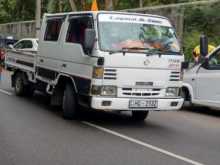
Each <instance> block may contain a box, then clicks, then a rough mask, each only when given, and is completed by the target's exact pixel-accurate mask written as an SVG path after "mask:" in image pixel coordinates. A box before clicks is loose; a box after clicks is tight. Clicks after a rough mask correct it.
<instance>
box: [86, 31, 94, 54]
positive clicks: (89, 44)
mask: <svg viewBox="0 0 220 165" xmlns="http://www.w3.org/2000/svg"><path fill="white" fill-rule="evenodd" d="M95 37H96V34H95V29H89V28H87V29H86V30H85V40H84V46H85V49H86V51H88V53H89V54H90V53H91V51H92V49H93V46H94V43H95Z"/></svg>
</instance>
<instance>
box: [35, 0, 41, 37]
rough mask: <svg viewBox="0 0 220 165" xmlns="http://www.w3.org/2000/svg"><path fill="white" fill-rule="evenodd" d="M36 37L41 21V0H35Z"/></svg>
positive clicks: (38, 33)
mask: <svg viewBox="0 0 220 165" xmlns="http://www.w3.org/2000/svg"><path fill="white" fill-rule="evenodd" d="M35 17H36V38H39V35H40V25H41V24H40V22H41V0H36V16H35Z"/></svg>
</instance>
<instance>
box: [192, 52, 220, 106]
mask: <svg viewBox="0 0 220 165" xmlns="http://www.w3.org/2000/svg"><path fill="white" fill-rule="evenodd" d="M219 82H220V49H218V50H216V51H215V52H213V53H212V55H211V56H210V57H209V60H208V64H207V65H206V66H203V65H202V66H201V67H200V69H199V70H198V72H197V77H196V99H199V100H201V101H202V102H207V103H217V104H220V83H219Z"/></svg>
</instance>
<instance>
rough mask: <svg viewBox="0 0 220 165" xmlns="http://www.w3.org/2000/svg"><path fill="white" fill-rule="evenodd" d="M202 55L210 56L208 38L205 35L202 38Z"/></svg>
mask: <svg viewBox="0 0 220 165" xmlns="http://www.w3.org/2000/svg"><path fill="white" fill-rule="evenodd" d="M200 54H201V56H202V57H205V56H206V55H207V54H208V37H207V36H205V35H201V36H200Z"/></svg>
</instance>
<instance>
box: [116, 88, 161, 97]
mask: <svg viewBox="0 0 220 165" xmlns="http://www.w3.org/2000/svg"><path fill="white" fill-rule="evenodd" d="M161 90H162V89H160V88H145V89H143V88H141V89H139V88H119V91H118V92H119V93H118V94H119V97H141V98H144V97H153V96H155V97H158V96H160V95H161Z"/></svg>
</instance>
